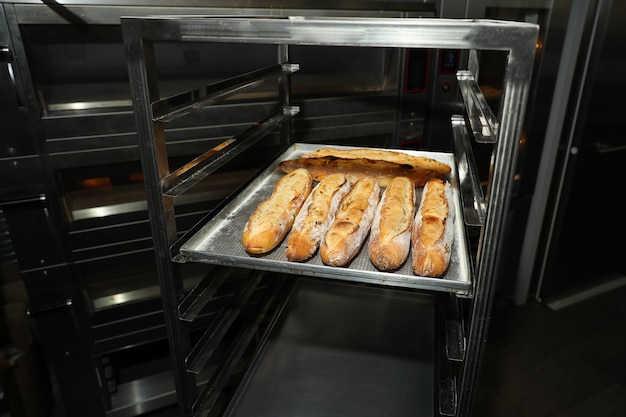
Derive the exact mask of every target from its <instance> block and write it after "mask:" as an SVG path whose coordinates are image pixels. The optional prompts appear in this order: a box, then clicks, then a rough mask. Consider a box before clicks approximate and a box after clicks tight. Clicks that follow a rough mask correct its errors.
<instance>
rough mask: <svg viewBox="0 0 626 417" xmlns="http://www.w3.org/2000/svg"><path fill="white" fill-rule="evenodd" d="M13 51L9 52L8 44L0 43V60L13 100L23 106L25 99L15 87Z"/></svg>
mask: <svg viewBox="0 0 626 417" xmlns="http://www.w3.org/2000/svg"><path fill="white" fill-rule="evenodd" d="M13 61H14V59H13V52H11V48H9V46H8V45H0V62H2V63H4V64H6V68H7V69H6V71H7V75H8V77H7V78H8V79H9V81H10V84H11V87H12V88H13V91H14V93H15V94H14V96H15V100H16V101H17V105H18V106H19V107H24V103H25V101H24V100H23V97H21V95H20V91H19V89H18V88H17V81H16V80H15V72H13ZM9 88H10V87H9Z"/></svg>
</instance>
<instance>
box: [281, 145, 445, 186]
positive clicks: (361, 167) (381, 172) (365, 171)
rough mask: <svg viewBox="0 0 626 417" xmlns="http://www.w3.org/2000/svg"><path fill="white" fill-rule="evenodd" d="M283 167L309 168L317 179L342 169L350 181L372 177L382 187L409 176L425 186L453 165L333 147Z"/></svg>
mask: <svg viewBox="0 0 626 417" xmlns="http://www.w3.org/2000/svg"><path fill="white" fill-rule="evenodd" d="M279 166H280V169H281V170H283V171H284V172H291V171H293V170H294V169H298V168H306V169H308V170H309V171H310V172H311V174H312V175H313V178H314V179H315V180H317V181H320V180H322V179H323V178H325V177H326V176H328V175H330V174H332V173H336V172H341V173H343V174H344V175H346V176H347V177H348V179H349V180H350V181H351V182H356V181H357V180H358V179H360V178H363V177H367V176H372V177H374V178H376V180H377V181H378V184H379V186H381V187H386V186H388V185H389V183H390V182H391V180H392V179H393V178H395V177H408V178H410V179H411V180H413V182H414V183H415V185H417V186H423V185H424V184H425V183H426V181H428V180H429V179H431V178H442V177H444V176H446V175H448V174H450V172H451V170H452V169H451V167H450V166H449V165H447V164H445V163H443V162H439V161H436V160H435V159H432V158H428V157H424V156H414V155H410V154H407V153H404V152H396V151H389V150H383V149H371V148H365V149H334V148H321V149H318V150H316V151H314V152H310V153H307V154H304V155H302V156H301V157H300V158H297V159H290V160H286V161H283V162H281V163H280V165H279Z"/></svg>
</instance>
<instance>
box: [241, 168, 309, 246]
mask: <svg viewBox="0 0 626 417" xmlns="http://www.w3.org/2000/svg"><path fill="white" fill-rule="evenodd" d="M312 187H313V178H312V177H311V174H310V173H309V172H308V171H307V170H305V169H298V170H295V171H293V172H291V173H289V174H287V175H285V176H283V177H281V178H280V179H279V180H278V181H277V182H276V185H275V186H274V190H273V192H272V195H271V196H270V197H269V198H267V199H266V200H264V201H262V202H261V203H260V204H259V205H258V207H257V208H256V210H255V211H254V213H252V215H251V216H250V218H249V219H248V221H247V222H246V225H245V227H244V231H243V234H242V244H243V246H244V248H245V250H246V251H247V252H248V253H250V254H255V255H259V254H264V253H267V252H269V251H271V250H272V249H274V248H275V247H276V246H278V244H279V243H280V242H281V241H282V240H283V239H284V237H285V236H286V235H287V233H288V232H289V230H290V229H291V226H292V225H293V222H294V220H295V218H296V215H297V214H298V212H299V211H300V208H301V207H302V205H303V204H304V201H305V200H306V198H307V197H308V195H309V193H310V192H311V189H312Z"/></svg>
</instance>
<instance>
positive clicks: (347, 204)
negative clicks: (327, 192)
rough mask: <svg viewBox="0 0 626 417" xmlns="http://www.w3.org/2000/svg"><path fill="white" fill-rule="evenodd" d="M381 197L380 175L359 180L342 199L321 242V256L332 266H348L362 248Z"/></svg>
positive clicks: (325, 262)
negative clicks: (378, 180)
mask: <svg viewBox="0 0 626 417" xmlns="http://www.w3.org/2000/svg"><path fill="white" fill-rule="evenodd" d="M379 200H380V187H379V186H378V183H377V182H376V179H374V178H372V177H365V178H362V179H360V180H358V181H357V182H355V183H354V184H353V186H352V188H351V189H350V191H348V193H347V194H346V195H345V196H344V197H343V199H342V200H341V202H340V203H339V207H338V209H337V212H336V213H335V218H334V219H333V222H332V223H331V225H330V227H329V228H328V230H327V231H326V233H325V234H324V237H323V238H322V242H321V244H320V258H321V259H322V262H324V264H326V265H329V266H344V265H346V264H347V263H348V262H350V260H352V258H354V256H356V254H357V253H358V252H359V250H360V249H361V246H362V245H363V242H364V241H365V238H366V237H367V235H368V233H369V231H370V227H371V225H372V221H373V219H374V212H375V211H376V206H377V205H378V201H379Z"/></svg>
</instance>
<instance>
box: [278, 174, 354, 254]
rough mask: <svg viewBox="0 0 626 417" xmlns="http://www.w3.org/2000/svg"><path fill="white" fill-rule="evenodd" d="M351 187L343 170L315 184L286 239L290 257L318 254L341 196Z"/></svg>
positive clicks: (287, 252)
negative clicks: (342, 172)
mask: <svg viewBox="0 0 626 417" xmlns="http://www.w3.org/2000/svg"><path fill="white" fill-rule="evenodd" d="M349 190H350V183H349V181H348V180H347V179H346V177H345V176H344V175H343V174H340V173H337V174H333V175H329V176H328V177H326V178H325V179H324V180H322V181H321V182H320V183H318V184H317V186H315V188H314V189H313V191H312V192H311V194H309V197H308V198H307V200H306V201H305V202H304V205H303V206H302V209H300V212H299V213H298V216H297V217H296V219H295V221H294V224H293V227H292V229H291V233H290V234H289V237H288V238H287V251H286V256H287V259H288V260H290V261H294V262H298V261H304V260H306V259H308V258H310V257H312V256H313V255H314V254H315V251H317V249H318V248H319V244H320V240H321V238H322V236H323V234H324V232H325V231H326V229H328V227H329V226H330V223H331V221H332V220H333V218H334V216H335V212H336V211H337V207H338V206H339V202H340V201H341V198H342V197H343V196H344V195H345V194H346V193H347V192H348V191H349Z"/></svg>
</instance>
